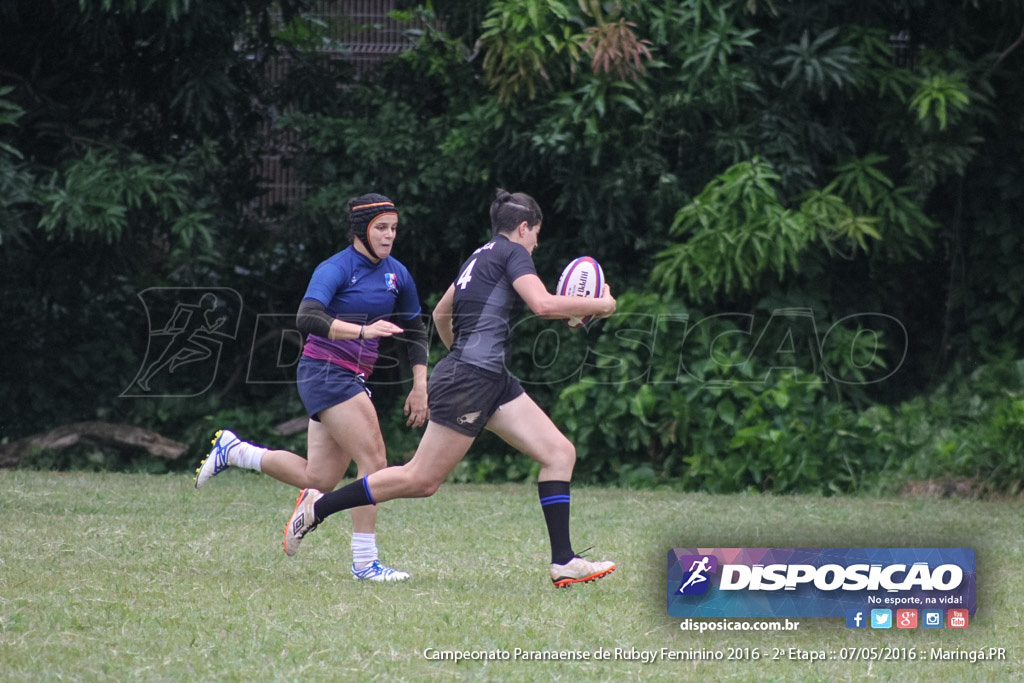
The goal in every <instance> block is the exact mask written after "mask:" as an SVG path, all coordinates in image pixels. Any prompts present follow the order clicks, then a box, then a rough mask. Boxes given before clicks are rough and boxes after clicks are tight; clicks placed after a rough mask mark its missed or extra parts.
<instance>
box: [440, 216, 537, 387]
mask: <svg viewBox="0 0 1024 683" xmlns="http://www.w3.org/2000/svg"><path fill="white" fill-rule="evenodd" d="M531 273H532V274H536V273H537V269H536V268H535V267H534V265H533V259H532V258H530V252H528V251H526V247H524V246H522V245H521V244H516V243H515V242H512V241H510V240H509V239H508V238H507V237H505V236H504V235H496V236H495V237H494V239H492V240H491V241H490V242H488V243H487V244H485V245H483V246H482V247H480V248H479V249H477V250H476V251H474V252H473V255H472V256H470V257H469V258H468V259H466V262H465V263H463V264H462V268H460V269H459V277H458V279H456V280H455V299H454V302H453V305H452V328H453V329H454V331H455V339H454V341H453V342H452V350H451V354H450V355H451V356H452V357H454V358H457V359H459V360H461V361H464V362H466V363H470V364H471V365H475V366H477V367H481V368H484V369H485V370H492V371H494V372H504V371H505V369H506V368H507V367H508V360H509V355H510V353H511V341H510V337H511V332H512V330H511V325H510V321H511V319H512V316H513V315H515V314H516V313H518V312H519V311H520V310H521V309H522V306H523V300H522V299H521V298H520V297H519V294H518V293H517V292H516V290H515V288H513V287H512V282H513V281H515V280H516V279H517V278H519V277H522V276H523V275H528V274H531Z"/></svg>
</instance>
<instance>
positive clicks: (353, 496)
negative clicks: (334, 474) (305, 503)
mask: <svg viewBox="0 0 1024 683" xmlns="http://www.w3.org/2000/svg"><path fill="white" fill-rule="evenodd" d="M376 504H377V503H376V502H374V500H373V498H372V497H371V496H370V487H369V486H368V485H367V484H366V477H363V478H362V479H359V480H357V481H354V482H352V483H351V484H348V485H346V486H342V487H341V488H340V489H338V490H337V491H331V492H330V493H325V494H324V495H323V498H321V499H320V500H318V501H317V502H315V503H313V516H314V517H316V521H318V522H322V521H323V520H325V519H327V518H328V517H330V516H331V515H333V514H334V513H335V512H341V511H342V510H351V509H352V508H358V507H362V506H364V505H376Z"/></svg>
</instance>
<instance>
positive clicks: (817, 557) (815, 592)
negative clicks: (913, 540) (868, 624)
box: [667, 548, 977, 617]
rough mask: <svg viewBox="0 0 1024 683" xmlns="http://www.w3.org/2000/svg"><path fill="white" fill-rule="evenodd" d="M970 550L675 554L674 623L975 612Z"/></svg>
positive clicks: (671, 559) (671, 584) (671, 561)
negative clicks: (690, 619) (895, 611)
mask: <svg viewBox="0 0 1024 683" xmlns="http://www.w3.org/2000/svg"><path fill="white" fill-rule="evenodd" d="M976 581H977V573H976V569H975V556H974V550H972V549H970V548H673V549H672V550H670V551H669V553H668V582H667V583H668V613H669V615H670V616H673V617H845V615H846V613H847V610H850V609H861V610H863V609H868V610H870V609H876V608H877V609H882V608H885V609H896V608H915V609H930V608H935V609H946V610H948V609H951V608H956V609H960V610H967V612H968V613H969V614H972V615H973V614H974V612H975V610H976V608H977V605H976V601H975V584H976Z"/></svg>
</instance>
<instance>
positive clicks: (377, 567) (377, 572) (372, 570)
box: [352, 560, 409, 581]
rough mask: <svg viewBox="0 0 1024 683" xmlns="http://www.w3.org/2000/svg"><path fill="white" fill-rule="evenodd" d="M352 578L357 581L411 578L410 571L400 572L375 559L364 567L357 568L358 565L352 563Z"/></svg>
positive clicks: (403, 579)
mask: <svg viewBox="0 0 1024 683" xmlns="http://www.w3.org/2000/svg"><path fill="white" fill-rule="evenodd" d="M352 578H354V579H356V580H357V581H405V580H406V579H408V578H409V573H408V572H400V571H398V570H396V569H392V568H391V567H388V566H387V565H383V564H381V563H380V560H374V561H373V562H371V563H370V564H368V565H367V566H366V567H364V568H363V569H356V566H355V565H352Z"/></svg>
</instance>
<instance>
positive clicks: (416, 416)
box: [403, 387, 430, 427]
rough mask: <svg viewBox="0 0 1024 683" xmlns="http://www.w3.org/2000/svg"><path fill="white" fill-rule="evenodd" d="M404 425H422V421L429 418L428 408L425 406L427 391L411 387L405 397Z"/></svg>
mask: <svg viewBox="0 0 1024 683" xmlns="http://www.w3.org/2000/svg"><path fill="white" fill-rule="evenodd" d="M403 412H404V413H405V416H406V417H407V418H408V419H407V420H406V421H405V426H406V427H422V426H423V423H424V422H426V421H427V420H429V419H430V408H428V407H427V391H426V389H419V388H417V387H413V390H412V391H410V392H409V395H408V396H407V397H406V399H405V408H404V409H403Z"/></svg>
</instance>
